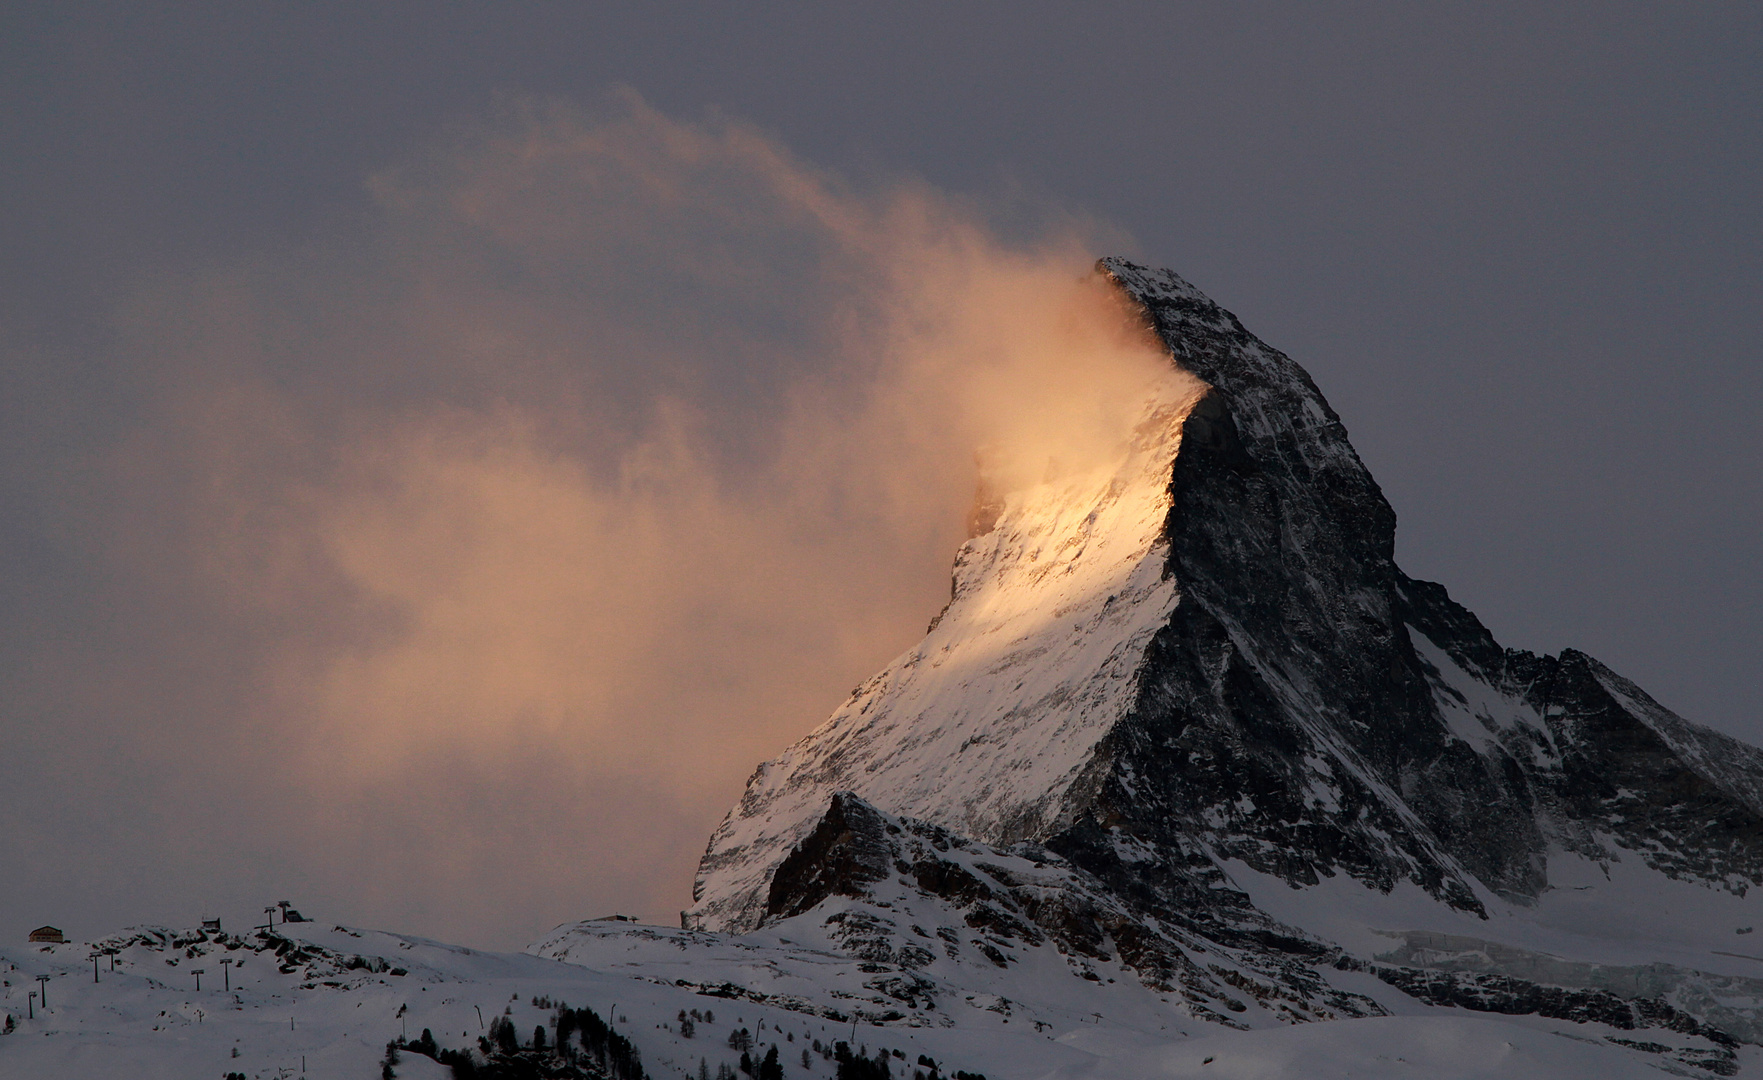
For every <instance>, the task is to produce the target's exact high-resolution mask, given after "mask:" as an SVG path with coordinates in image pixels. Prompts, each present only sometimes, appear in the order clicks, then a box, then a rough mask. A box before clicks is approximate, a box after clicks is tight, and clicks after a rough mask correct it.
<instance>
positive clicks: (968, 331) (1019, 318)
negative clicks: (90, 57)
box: [91, 102, 1170, 921]
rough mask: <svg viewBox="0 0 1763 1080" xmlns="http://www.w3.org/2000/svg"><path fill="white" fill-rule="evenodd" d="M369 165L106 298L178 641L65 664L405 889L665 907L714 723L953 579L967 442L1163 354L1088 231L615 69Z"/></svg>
mask: <svg viewBox="0 0 1763 1080" xmlns="http://www.w3.org/2000/svg"><path fill="white" fill-rule="evenodd" d="M372 187H373V190H374V192H375V193H376V197H377V200H378V204H379V207H380V211H379V216H378V219H377V221H375V222H374V223H373V227H372V228H371V229H369V230H366V234H365V236H364V237H353V238H338V239H336V240H335V241H334V242H332V243H330V244H328V245H317V246H316V247H315V250H311V251H305V252H300V253H297V254H287V255H283V256H275V257H270V258H266V259H264V260H261V261H260V262H259V263H258V264H256V265H254V266H252V267H249V268H240V269H236V270H234V271H231V272H227V273H221V274H214V275H209V276H206V277H201V278H197V279H191V280H185V281H182V282H177V283H172V284H166V285H163V286H162V287H161V288H159V289H157V290H156V291H154V292H153V293H152V294H151V295H145V296H143V297H142V298H141V299H140V300H139V302H138V303H137V304H136V306H135V308H134V309H133V314H132V323H131V327H132V329H131V333H132V335H133V339H134V341H135V347H136V349H137V351H138V352H139V354H140V356H141V357H142V362H143V365H144V366H146V367H148V368H150V369H151V370H152V371H153V372H154V375H153V381H154V383H155V384H156V386H157V393H156V396H155V397H154V399H153V402H152V405H151V407H150V410H149V415H148V419H147V421H146V422H145V423H144V424H143V426H142V428H141V429H140V430H139V431H138V432H137V434H136V436H135V438H134V440H133V441H132V442H131V444H130V445H129V446H128V447H127V448H126V450H125V451H124V452H121V453H119V454H118V464H117V466H116V469H115V475H116V476H117V477H118V488H119V490H121V491H122V492H124V494H122V495H121V496H119V498H118V500H117V503H118V505H119V506H120V507H121V509H120V510H109V509H107V510H105V512H106V513H111V514H113V515H114V517H115V518H116V520H117V522H118V527H117V528H115V529H113V530H112V532H113V534H114V535H115V536H116V537H117V553H116V554H117V558H118V559H119V560H121V561H122V562H123V563H124V565H126V566H128V567H129V568H130V569H131V572H133V573H136V574H137V575H138V577H139V579H140V580H144V581H150V582H151V583H152V584H151V585H150V586H146V587H144V588H145V591H148V592H150V593H151V596H150V597H149V598H148V599H147V601H146V603H147V604H148V605H149V607H150V608H151V609H152V610H153V611H155V612H157V613H158V614H157V619H158V622H159V623H161V624H163V625H175V626H178V627H182V628H187V629H183V630H180V631H179V633H178V634H177V635H176V640H175V642H174V641H172V640H170V639H168V640H167V641H166V642H165V648H166V650H167V651H168V653H169V652H171V650H173V649H174V648H175V650H176V653H177V655H178V656H179V657H181V658H183V659H182V661H181V662H180V664H179V665H178V666H177V667H176V668H173V667H171V666H169V665H168V666H166V667H165V668H164V670H166V671H171V670H176V671H178V672H180V674H179V675H177V676H176V677H175V679H174V678H173V676H170V675H166V676H163V678H164V681H165V683H166V685H164V686H162V687H159V686H156V687H155V688H154V689H153V690H152V691H151V692H148V693H142V688H141V684H140V683H139V682H138V681H137V682H133V683H130V684H129V685H127V686H124V685H121V680H119V682H118V684H117V685H115V686H114V687H105V686H103V685H98V686H95V687H94V688H93V689H92V690H91V693H92V694H93V695H94V696H95V697H105V696H106V695H108V699H109V700H110V705H108V706H107V707H111V708H114V709H115V710H117V711H118V712H120V713H123V714H130V715H139V716H140V717H141V720H140V722H139V724H138V725H137V726H138V727H139V728H140V729H141V730H143V731H149V732H153V733H155V735H156V736H163V735H164V734H165V733H166V732H168V731H175V732H177V733H178V734H179V736H180V739H179V741H180V742H181V743H182V744H183V745H190V746H199V747H202V748H203V749H202V750H201V752H200V753H199V754H196V755H193V759H191V758H186V759H184V760H182V761H180V763H179V764H178V769H179V770H181V772H180V773H179V774H178V775H180V777H181V778H182V781H180V782H183V781H188V780H190V779H194V780H195V781H196V782H195V783H194V784H186V788H187V789H188V790H198V791H202V792H205V793H208V792H211V793H212V797H213V798H215V799H218V800H223V801H224V802H225V804H226V805H228V806H231V807H235V808H238V807H244V808H247V809H245V810H242V811H237V812H235V813H232V814H227V815H215V817H219V818H220V819H221V820H219V821H217V822H215V823H214V824H213V826H212V827H213V828H215V829H218V830H220V832H221V833H225V832H227V831H229V830H236V831H237V832H238V833H239V834H241V835H245V834H249V833H251V832H252V831H253V830H254V829H255V828H256V827H257V825H258V824H260V823H261V822H260V820H259V819H258V818H257V817H256V816H255V815H262V816H264V817H268V818H271V819H273V820H274V821H275V822H276V824H277V829H278V836H279V837H280V838H281V840H282V842H284V843H285V844H287V845H289V846H290V847H292V848H293V849H305V850H307V851H309V852H310V857H311V859H312V862H313V864H314V865H315V866H331V865H338V866H341V865H347V864H348V862H349V860H350V858H352V857H359V858H363V859H365V858H369V857H371V858H372V859H374V860H375V861H376V862H379V861H382V860H384V861H389V862H390V863H391V866H389V867H385V868H384V869H385V870H386V872H385V873H383V874H376V875H374V876H373V878H374V880H373V881H371V882H369V883H368V884H367V886H366V887H367V888H369V889H378V890H380V891H381V892H380V895H379V896H378V897H377V898H375V899H373V900H370V901H368V902H369V903H374V904H384V905H390V906H391V907H392V909H394V910H398V911H402V910H404V909H403V908H402V907H400V905H404V904H406V903H408V902H409V901H407V899H406V897H407V895H415V894H417V893H419V892H428V893H431V894H432V893H433V892H434V891H435V888H436V887H437V886H441V885H445V887H446V889H447V890H448V895H450V896H453V897H455V898H456V899H455V901H453V902H454V903H457V904H459V905H461V906H470V907H474V908H475V907H479V906H481V908H482V909H483V910H489V909H491V908H492V907H498V906H499V907H502V908H504V909H506V908H507V907H508V906H509V905H510V904H511V903H516V904H518V903H519V901H515V900H512V899H511V897H512V896H524V895H527V894H544V895H557V896H559V897H562V896H568V897H570V898H571V899H570V910H569V911H567V912H563V911H559V912H558V914H559V915H563V914H573V913H575V908H576V907H578V906H579V905H580V904H581V903H590V904H591V903H593V902H595V901H593V900H592V897H593V896H594V895H599V894H602V893H603V894H604V896H605V902H607V903H611V902H612V900H613V898H615V897H616V898H617V900H618V903H619V904H621V905H622V906H623V907H625V908H627V909H629V908H632V907H640V908H643V910H645V911H646V912H648V913H651V914H658V913H662V912H665V911H666V910H668V908H669V907H670V906H676V905H678V904H679V903H681V902H682V901H683V898H684V894H685V891H686V882H687V880H688V878H689V874H690V872H691V867H692V864H693V861H694V859H695V857H696V854H697V852H698V850H699V849H700V847H701V845H702V842H703V837H704V836H705V834H706V833H707V831H708V828H709V826H710V825H712V824H713V823H714V821H715V819H716V817H717V816H719V815H720V814H721V812H722V810H723V809H725V808H726V805H727V804H728V802H729V801H730V800H731V799H732V797H733V795H734V793H735V792H736V791H737V790H738V788H739V784H740V782H741V781H742V779H744V777H745V775H746V773H747V772H748V770H750V769H751V767H752V764H753V763H754V762H756V761H758V760H760V759H762V758H764V757H767V756H769V755H770V754H772V753H773V752H775V750H776V749H777V748H778V747H780V746H781V745H783V744H784V743H786V742H788V741H789V740H790V739H791V738H793V737H795V736H796V735H797V734H799V733H801V732H803V731H805V730H807V729H808V728H810V727H812V726H813V725H814V724H815V723H816V722H818V721H819V720H820V719H821V718H822V717H824V715H825V714H826V713H827V712H828V711H829V710H830V709H831V708H832V707H833V706H834V705H836V704H837V703H838V701H839V700H840V699H841V698H843V697H844V695H845V692H846V691H847V690H848V689H849V687H850V686H851V685H852V684H853V683H854V682H856V681H859V680H861V679H862V678H864V677H865V676H867V675H868V674H870V673H871V672H873V671H874V670H876V669H877V668H879V667H880V666H881V665H882V664H883V663H884V662H885V661H886V660H887V659H888V658H889V657H890V656H891V655H892V654H893V653H895V652H896V651H898V650H899V649H901V648H903V647H905V646H906V645H908V644H910V643H911V642H912V641H913V640H915V638H916V637H917V635H918V634H919V633H920V632H921V631H922V628H923V626H924V623H925V621H926V620H927V619H928V618H929V616H930V615H932V614H934V613H935V612H936V610H937V609H938V608H939V607H940V606H941V604H942V603H943V601H944V600H945V599H946V597H947V589H948V566H949V558H950V556H951V554H952V553H953V552H954V550H955V548H956V547H957V546H958V544H959V543H960V541H961V538H962V535H963V534H962V528H963V521H964V517H965V515H966V512H967V510H968V508H969V505H970V503H971V500H972V498H973V492H974V486H975V479H976V475H975V455H976V450H979V449H980V448H984V455H983V456H984V462H985V466H986V469H987V472H988V482H991V483H997V484H1002V485H1005V486H1015V485H1022V484H1032V483H1038V482H1041V481H1042V480H1044V479H1046V478H1047V477H1049V476H1051V475H1057V474H1062V473H1069V472H1072V471H1083V470H1086V469H1090V468H1094V467H1097V466H1099V465H1101V464H1105V463H1106V462H1107V461H1108V460H1111V459H1112V457H1113V456H1114V455H1116V454H1118V452H1119V450H1120V446H1121V443H1122V441H1123V439H1124V438H1125V436H1126V434H1127V433H1128V429H1129V427H1130V423H1131V420H1132V417H1133V416H1134V415H1136V413H1137V411H1138V410H1139V408H1140V406H1141V405H1142V402H1143V399H1144V391H1145V389H1146V387H1147V386H1149V385H1150V384H1151V382H1152V381H1154V380H1156V379H1158V378H1167V377H1168V373H1169V371H1170V368H1169V361H1168V359H1167V358H1166V357H1165V356H1163V355H1161V354H1160V352H1159V351H1158V350H1157V349H1156V348H1155V347H1154V346H1153V344H1152V343H1151V341H1150V340H1149V338H1148V337H1147V336H1146V335H1145V334H1144V332H1143V331H1142V330H1141V329H1137V328H1136V326H1135V321H1134V320H1133V319H1131V318H1129V317H1128V313H1127V312H1125V311H1123V310H1122V307H1121V302H1120V301H1119V299H1118V298H1117V297H1116V295H1115V294H1114V293H1113V292H1112V290H1111V289H1110V288H1108V287H1107V286H1105V285H1103V284H1101V283H1099V282H1097V281H1096V280H1094V279H1093V278H1092V277H1091V276H1090V274H1089V269H1090V263H1091V260H1092V258H1093V256H1094V254H1095V253H1096V250H1097V245H1096V244H1095V243H1093V242H1090V241H1088V240H1086V239H1085V233H1086V232H1093V231H1094V230H1090V229H1088V228H1087V227H1086V226H1083V225H1081V224H1073V223H1056V224H1055V225H1054V226H1051V227H1048V228H1046V229H1044V230H1043V231H1042V236H1041V238H1040V239H1037V240H1035V241H1034V242H1032V243H1006V242H1004V241H1002V240H1000V239H998V238H997V237H996V236H995V235H994V234H993V233H991V232H990V231H989V230H988V228H987V227H986V225H985V224H984V222H983V220H982V218H981V215H980V214H978V213H977V212H975V211H974V210H973V209H972V208H971V207H969V206H968V205H967V204H965V203H962V202H960V201H957V200H953V199H950V198H947V197H945V196H943V195H941V194H939V193H937V192H935V191H932V190H929V189H927V188H925V187H923V186H921V185H916V184H909V183H878V184H872V185H870V186H869V187H868V188H866V189H863V190H858V189H856V188H854V187H852V186H851V185H848V184H845V183H843V182H842V181H839V180H837V179H835V178H832V177H829V176H826V175H824V174H822V173H820V172H818V171H817V170H815V169H813V168H811V167H809V166H807V165H805V164H803V163H801V162H798V161H796V160H794V159H793V158H791V157H790V156H789V155H788V154H787V153H786V152H785V151H783V150H782V149H780V148H779V147H778V146H776V145H775V144H774V143H772V142H770V141H768V140H767V139H766V138H764V137H763V136H761V135H758V134H756V133H754V132H752V131H750V130H747V129H744V128H741V127H739V126H737V125H719V126H711V127H700V126H690V125H684V124H679V123H675V122H673V121H671V120H669V119H667V118H665V117H662V116H660V115H657V114H656V113H654V112H653V111H650V110H649V109H647V108H646V107H645V106H643V105H642V104H641V103H638V102H628V103H626V105H625V106H624V107H622V108H621V109H620V110H617V111H615V112H614V113H613V114H611V115H609V116H608V117H605V118H600V119H584V118H582V117H580V116H577V115H574V114H569V113H566V112H564V111H562V110H556V109H551V108H548V107H531V108H522V109H518V110H516V111H515V114H514V115H510V116H506V117H503V118H500V119H498V120H496V121H494V122H491V123H486V124H484V125H483V126H482V127H481V128H480V130H478V131H476V132H475V133H473V134H471V135H469V136H467V137H464V138H462V139H461V140H460V141H459V143H457V144H456V145H454V146H451V147H448V148H446V149H444V150H440V151H437V152H435V153H433V154H431V155H430V156H428V157H427V158H424V159H422V160H417V161H411V162H408V163H407V164H406V165H405V166H403V167H402V168H399V169H394V170H390V171H388V172H386V173H385V174H383V175H381V176H379V177H376V178H375V179H374V181H373V184H372ZM191 657H195V658H196V659H195V660H194V661H191V660H190V659H189V658H191ZM192 664H193V665H194V667H195V669H196V672H197V674H196V677H194V678H192V677H191V674H190V671H191V665H192ZM143 702H147V704H143ZM153 710H158V712H157V713H154V712H153ZM161 714H163V715H161ZM204 797H207V796H204ZM540 850H542V851H545V852H556V851H569V852H570V853H571V857H570V858H569V859H567V860H551V859H541V858H535V857H534V855H533V853H534V852H535V851H540ZM382 865H383V864H382ZM314 872H315V873H320V874H322V873H324V872H325V871H322V870H317V871H314ZM609 874H610V875H611V877H608V875H609ZM375 882H377V883H378V884H376V883H375ZM355 888H356V887H355V886H351V890H352V891H353V890H354V889H355ZM596 890H599V893H596ZM584 897H587V899H583V898H584ZM645 898H646V899H645ZM556 902H557V903H561V900H559V901H556ZM645 905H646V906H645ZM469 918H470V916H469V915H464V914H462V915H461V916H460V919H461V920H462V921H464V920H467V919H469Z"/></svg>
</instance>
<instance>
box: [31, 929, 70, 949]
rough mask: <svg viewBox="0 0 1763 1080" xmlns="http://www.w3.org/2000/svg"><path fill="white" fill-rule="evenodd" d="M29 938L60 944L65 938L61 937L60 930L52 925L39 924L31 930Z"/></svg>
mask: <svg viewBox="0 0 1763 1080" xmlns="http://www.w3.org/2000/svg"><path fill="white" fill-rule="evenodd" d="M31 940H32V941H46V942H48V943H49V944H51V945H60V944H62V943H63V942H65V941H66V940H67V938H65V937H63V936H62V935H61V931H59V930H57V929H55V928H54V927H53V926H39V927H37V928H36V929H35V930H32V931H31Z"/></svg>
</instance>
